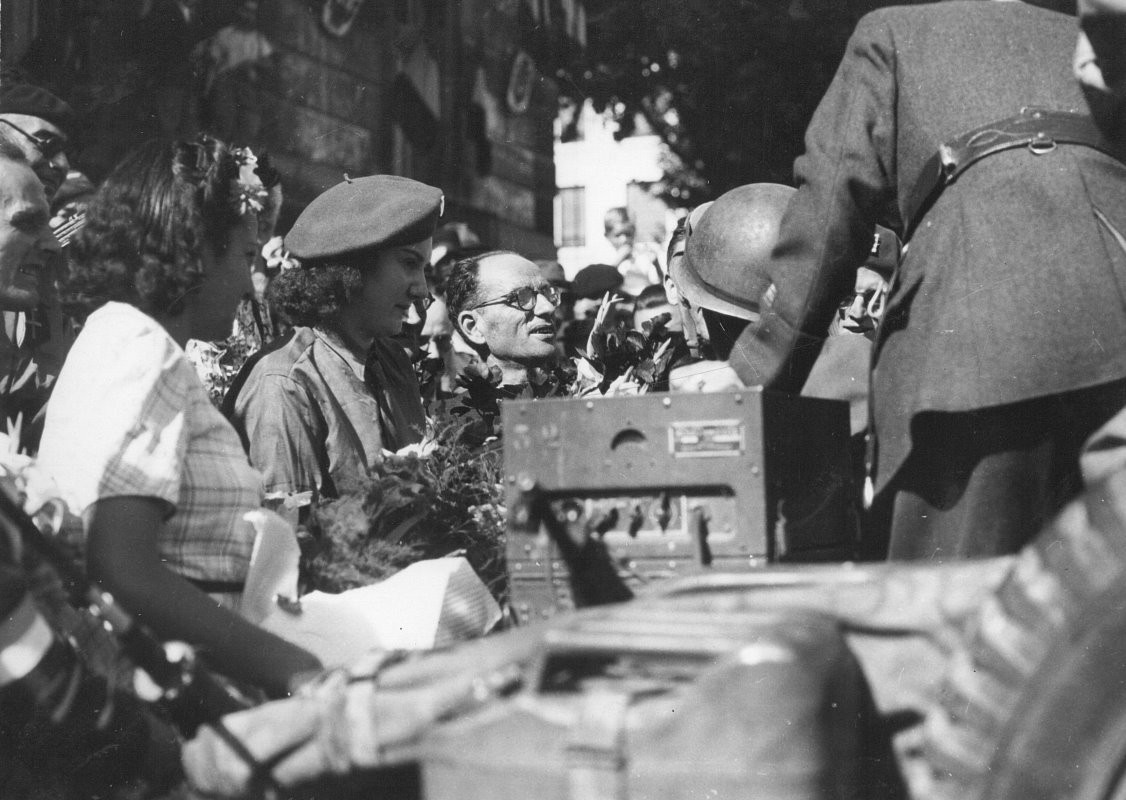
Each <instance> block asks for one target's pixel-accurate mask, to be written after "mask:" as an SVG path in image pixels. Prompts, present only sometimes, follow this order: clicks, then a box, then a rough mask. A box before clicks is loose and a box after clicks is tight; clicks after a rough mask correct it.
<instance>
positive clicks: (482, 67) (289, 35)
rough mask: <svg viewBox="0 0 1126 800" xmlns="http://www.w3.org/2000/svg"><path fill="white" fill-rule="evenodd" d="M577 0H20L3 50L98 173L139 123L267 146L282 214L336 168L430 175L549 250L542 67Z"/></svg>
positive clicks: (559, 47)
mask: <svg viewBox="0 0 1126 800" xmlns="http://www.w3.org/2000/svg"><path fill="white" fill-rule="evenodd" d="M584 41H585V15H584V12H583V8H582V4H581V2H580V0H258V1H257V2H256V1H255V0H243V2H234V3H232V2H229V0H228V2H223V1H222V0H77V2H76V1H75V0H25V2H23V3H3V4H0V59H2V60H3V62H4V64H5V65H6V66H19V67H20V68H21V69H22V70H23V71H24V72H25V73H27V75H28V77H29V78H30V79H31V80H33V81H35V82H38V83H41V84H43V85H45V86H47V87H48V88H50V89H51V90H52V91H55V92H56V93H57V94H59V95H60V96H62V97H64V98H65V99H67V100H68V101H69V102H70V103H71V104H72V105H74V107H75V108H76V110H77V111H78V112H79V114H80V118H81V122H80V124H79V125H78V126H76V128H77V130H76V131H75V132H74V136H73V138H74V142H73V145H74V148H73V152H74V159H73V160H74V161H75V163H76V166H77V167H78V168H80V169H82V170H83V171H84V172H86V173H87V174H89V175H90V177H91V178H93V179H94V180H97V179H99V178H100V177H102V176H104V175H105V174H106V172H107V171H108V170H109V169H110V168H111V167H112V165H113V164H114V163H115V162H116V160H117V159H118V158H120V156H121V155H123V154H124V153H125V152H127V151H128V150H129V149H130V148H131V147H134V146H136V144H138V143H139V142H141V141H143V140H144V139H146V138H150V137H152V136H157V135H165V136H169V135H171V136H190V135H192V134H194V133H195V132H196V131H198V130H201V129H206V130H210V131H212V132H214V133H216V134H217V135H219V136H220V137H221V138H225V139H228V140H230V141H232V142H233V143H236V144H249V145H251V146H254V147H256V148H258V149H265V150H267V151H268V152H269V153H270V155H271V156H272V158H273V160H274V162H275V163H276V165H277V166H278V168H279V169H280V171H281V172H282V175H283V181H284V186H285V188H286V198H287V206H286V209H285V212H284V213H283V218H282V228H283V230H284V228H285V226H286V224H287V222H288V221H289V220H291V219H292V218H293V217H294V216H295V215H296V213H297V212H298V211H299V210H300V208H301V207H303V206H304V204H305V203H306V202H308V200H309V199H311V198H312V197H314V196H315V195H316V194H317V193H319V192H320V191H323V190H324V189H325V188H327V187H329V186H331V185H333V184H335V183H337V182H338V181H340V180H341V179H342V177H343V175H344V174H345V173H347V174H349V175H352V176H358V175H368V174H375V173H391V174H398V175H405V176H408V177H413V178H416V179H418V180H422V181H426V182H428V183H431V184H434V185H437V186H440V187H441V188H442V189H443V190H444V191H445V192H446V196H447V219H449V220H451V221H458V222H465V223H468V224H469V226H470V227H471V228H472V229H473V230H474V231H475V232H476V233H477V234H478V235H479V236H480V237H481V239H482V240H483V241H484V242H486V243H487V244H489V245H492V246H496V247H505V248H512V249H516V250H519V251H521V252H524V253H527V254H528V255H530V256H532V257H537V258H550V257H553V256H554V242H553V220H552V213H553V197H554V193H555V171H554V165H553V122H554V120H555V117H556V113H557V108H558V90H557V86H556V83H555V80H554V75H555V74H556V71H557V69H558V67H559V65H561V64H563V63H565V62H566V61H567V60H568V59H569V58H571V57H572V56H573V55H574V53H575V52H576V49H577V48H581V46H582V43H583V42H584Z"/></svg>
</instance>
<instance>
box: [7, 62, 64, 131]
mask: <svg viewBox="0 0 1126 800" xmlns="http://www.w3.org/2000/svg"><path fill="white" fill-rule="evenodd" d="M0 114H27V115H28V116H31V117H39V118H40V119H45V120H47V121H48V122H50V123H51V124H52V125H54V126H56V127H57V128H59V129H60V130H62V131H64V132H65V131H66V130H67V129H68V128H69V127H70V125H71V123H72V122H74V109H72V108H71V107H70V106H69V105H68V104H67V103H66V102H64V101H62V100H60V99H59V98H57V97H55V96H54V95H53V94H51V93H50V92H48V91H47V90H46V89H41V88H39V87H38V86H33V85H32V84H30V83H26V82H24V81H21V80H17V79H15V78H12V77H10V76H8V75H0Z"/></svg>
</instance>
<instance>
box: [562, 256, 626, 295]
mask: <svg viewBox="0 0 1126 800" xmlns="http://www.w3.org/2000/svg"><path fill="white" fill-rule="evenodd" d="M621 285H622V274H621V273H620V272H618V270H617V268H615V267H611V266H610V265H609V264H591V265H590V266H589V267H583V268H582V269H580V270H579V271H578V272H577V273H575V278H574V280H572V281H571V293H572V294H573V295H575V297H577V298H580V299H587V300H600V299H602V296H603V295H604V294H606V292H613V291H615V290H616V289H618V288H619V287H620V286H621Z"/></svg>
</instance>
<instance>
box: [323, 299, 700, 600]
mask: <svg viewBox="0 0 1126 800" xmlns="http://www.w3.org/2000/svg"><path fill="white" fill-rule="evenodd" d="M620 301H621V298H619V297H615V296H610V295H607V296H606V297H605V298H604V299H603V303H602V306H601V308H600V309H599V312H598V315H597V317H596V319H595V325H594V328H593V329H592V331H591V334H590V337H589V339H588V341H587V346H586V349H585V351H583V352H580V353H578V354H577V355H576V356H575V357H574V358H573V360H572V361H570V362H565V363H563V364H559V365H556V366H554V367H551V368H548V369H540V370H532V371H531V372H530V374H529V381H528V383H527V384H524V385H521V386H516V387H513V386H503V385H502V384H501V376H500V373H499V371H497V370H489V369H488V368H487V367H485V366H484V365H482V364H480V363H479V362H477V363H473V364H471V365H470V366H469V367H468V368H467V369H466V370H465V371H464V372H463V374H462V375H461V376H460V379H459V380H460V382H461V384H462V386H463V388H464V390H465V391H464V392H463V393H462V394H461V395H459V396H458V398H457V399H456V400H455V401H454V402H452V403H446V404H439V405H438V407H436V408H432V409H431V411H432V413H434V415H435V416H434V421H433V422H432V429H431V431H430V432H429V435H428V437H427V440H426V446H425V447H423V448H422V449H421V451H420V452H405V453H399V454H387V455H386V456H385V457H384V459H383V460H382V462H381V463H380V464H379V465H378V466H376V468H375V469H374V470H373V471H372V472H371V474H369V475H368V476H367V477H366V478H365V479H364V480H362V481H361V482H360V483H359V484H357V485H355V486H352V487H349V488H347V489H346V490H345V491H344V493H343V494H342V496H341V497H340V498H339V499H336V500H328V501H324V502H322V503H320V504H319V505H318V506H317V507H316V508H315V527H317V528H318V529H319V532H320V535H319V545H318V546H319V549H318V550H317V552H316V553H315V554H314V555H312V556H311V557H309V558H307V559H306V561H305V564H304V575H305V578H306V580H307V582H308V584H309V588H310V589H320V590H322V591H326V592H339V591H344V590H346V589H350V588H353V587H356V586H361V585H364V584H368V583H372V582H374V581H377V580H381V579H383V578H386V577H389V576H390V575H391V574H392V573H394V572H396V571H398V570H399V569H402V568H403V567H405V566H407V565H408V564H410V563H411V562H413V561H417V560H419V559H421V558H431V557H435V556H441V555H446V554H448V553H450V552H458V551H463V552H464V555H465V556H466V558H467V559H468V560H469V562H470V564H472V565H473V568H474V569H475V570H476V571H477V574H478V575H479V576H480V577H481V580H482V581H483V582H484V583H485V584H486V585H487V586H488V587H489V589H490V590H491V591H492V593H493V595H494V597H496V598H497V600H498V601H499V602H501V603H502V605H503V602H504V598H505V596H506V594H507V576H506V573H505V564H504V542H505V521H506V520H505V507H504V490H503V486H502V485H501V468H502V464H501V451H500V443H499V441H498V440H499V437H500V436H502V432H501V430H500V425H499V420H500V404H501V403H502V402H503V401H505V400H518V399H534V398H542V397H590V396H599V395H602V396H609V395H623V394H640V393H643V392H647V391H656V390H659V389H661V388H663V387H664V386H667V380H668V372H669V370H670V368H671V366H672V363H673V360H674V357H675V356H676V355H678V354H679V353H680V352H681V350H682V349H683V348H682V345H681V344H680V343H678V340H677V337H676V336H675V335H674V334H672V333H670V332H669V331H668V330H667V328H666V327H665V323H666V321H667V320H665V319H661V318H658V319H657V320H655V321H654V322H652V323H647V324H646V326H645V329H644V330H643V331H641V332H638V331H628V330H626V329H624V328H622V327H617V326H615V325H613V324H612V322H611V320H612V318H613V317H612V315H611V313H610V312H611V310H612V308H613V306H614V304H615V303H618V302H620Z"/></svg>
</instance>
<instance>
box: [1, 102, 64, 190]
mask: <svg viewBox="0 0 1126 800" xmlns="http://www.w3.org/2000/svg"><path fill="white" fill-rule="evenodd" d="M5 123H6V124H5ZM0 125H2V126H3V127H5V128H7V130H6V131H5V133H6V134H11V135H10V136H7V137H6V138H9V139H10V140H11V141H12V142H13V143H14V144H15V145H16V146H17V147H19V148H20V149H21V150H23V154H24V158H26V159H27V163H28V164H30V165H31V169H32V170H33V171H34V172H35V174H36V175H37V176H38V177H39V180H40V181H42V183H43V189H44V191H45V192H46V193H47V200H48V201H50V200H51V199H52V198H53V197H54V196H55V194H56V193H57V192H58V191H59V187H60V186H62V185H63V181H65V180H66V175H67V172H69V171H70V161H69V160H67V157H66V151H65V147H66V142H67V139H66V134H64V133H63V132H62V131H61V130H60V129H59V128H58V126H56V125H54V124H52V123H50V122H48V121H47V120H45V119H41V118H40V117H33V116H30V115H28V114H0Z"/></svg>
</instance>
